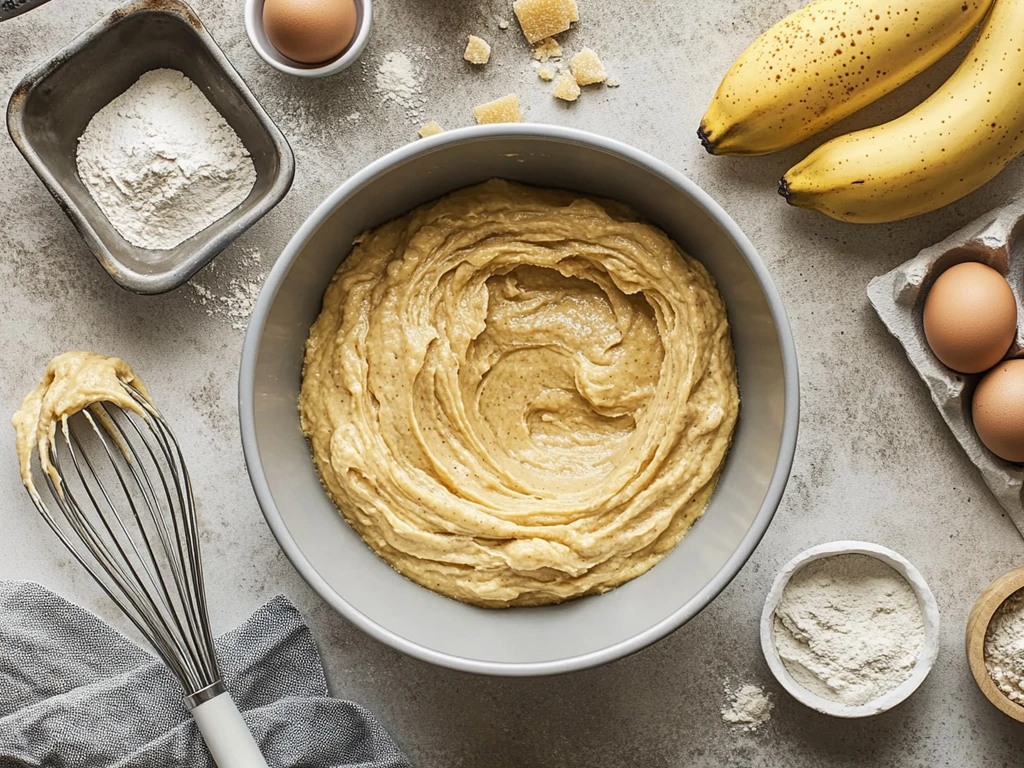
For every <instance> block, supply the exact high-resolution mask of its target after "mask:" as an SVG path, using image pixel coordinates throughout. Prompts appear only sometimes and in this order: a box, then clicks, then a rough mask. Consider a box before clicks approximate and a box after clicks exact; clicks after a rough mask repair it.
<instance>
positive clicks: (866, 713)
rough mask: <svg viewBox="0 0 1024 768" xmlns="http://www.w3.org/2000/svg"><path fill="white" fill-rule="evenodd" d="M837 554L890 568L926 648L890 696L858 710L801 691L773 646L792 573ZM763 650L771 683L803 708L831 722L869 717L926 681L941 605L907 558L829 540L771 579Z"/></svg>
mask: <svg viewBox="0 0 1024 768" xmlns="http://www.w3.org/2000/svg"><path fill="white" fill-rule="evenodd" d="M836 555H868V556H870V557H874V558H877V559H879V560H881V561H882V562H883V563H885V564H887V565H890V566H892V568H893V569H895V571H896V572H897V573H899V574H900V575H901V576H903V578H905V579H906V580H907V582H908V583H909V584H910V586H911V588H912V589H913V590H914V594H916V595H917V601H918V603H919V604H920V606H921V613H922V615H923V616H924V645H923V646H922V647H921V654H920V656H918V658H917V664H916V665H915V666H914V671H913V673H912V674H911V675H910V677H908V678H907V679H906V680H904V681H903V682H902V683H900V684H899V685H898V686H897V687H896V688H893V689H892V690H891V691H889V692H888V693H886V694H883V695H882V696H879V697H878V698H877V699H874V700H872V701H869V702H867V703H865V704H860V705H857V706H851V705H849V704H842V703H840V702H837V701H832V700H831V699H826V698H823V697H822V696H818V695H817V694H816V693H812V692H811V691H809V690H807V689H806V688H804V687H803V686H802V685H800V683H798V682H797V681H796V680H795V679H794V677H793V676H792V675H791V674H790V673H789V670H788V669H786V665H785V664H784V663H783V662H782V658H781V657H780V656H779V651H778V649H777V648H776V647H775V609H776V608H777V607H778V605H779V600H780V599H781V598H782V592H783V590H785V588H786V585H787V584H789V580H790V579H791V578H792V577H793V574H794V573H796V572H797V571H798V570H800V568H802V567H803V566H805V565H807V564H808V563H810V562H812V561H814V560H820V559H822V558H825V557H834V556H836ZM761 649H762V650H763V651H764V657H765V660H766V661H767V662H768V667H769V668H770V669H771V671H772V674H774V675H775V679H776V680H778V681H779V684H780V685H781V686H782V687H783V688H785V689H786V691H788V692H789V694H790V695H791V696H792V697H793V698H794V699H796V700H797V701H799V702H800V703H801V704H804V705H806V706H808V707H810V708H811V709H815V710H817V711H818V712H822V713H823V714H826V715H832V716H833V717H844V718H857V717H870V716H871V715H877V714H879V713H881V712H885V711H887V710H890V709H892V708H893V707H895V706H896V705H897V704H899V703H901V702H902V701H904V700H905V699H907V697H909V696H910V694H912V693H913V692H914V691H916V690H917V688H918V686H920V685H921V683H923V682H924V679H925V678H926V677H927V676H928V673H929V672H930V671H931V669H932V665H933V664H934V663H935V657H936V656H937V655H938V652H939V606H938V603H936V602H935V596H934V595H933V594H932V591H931V590H930V589H929V588H928V585H927V584H926V583H925V580H924V577H923V576H922V575H921V573H920V571H918V570H917V568H915V567H914V566H913V565H911V564H910V561H908V560H907V559H906V558H905V557H903V556H902V555H899V554H897V553H896V552H893V551H892V550H891V549H887V548H886V547H882V546H879V545H878V544H871V543H869V542H866V541H833V542H831V543H830V544H820V545H818V546H816V547H811V548H810V549H808V550H806V551H805V552H801V553H800V554H799V555H797V556H796V557H794V558H793V559H792V560H790V561H789V562H788V563H786V565H785V566H783V568H782V570H781V571H779V575H778V576H776V577H775V583H774V584H772V588H771V590H769V592H768V598H767V599H766V600H765V602H764V611H763V612H762V613H761Z"/></svg>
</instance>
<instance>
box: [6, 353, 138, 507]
mask: <svg viewBox="0 0 1024 768" xmlns="http://www.w3.org/2000/svg"><path fill="white" fill-rule="evenodd" d="M127 385H131V386H132V387H134V388H135V389H137V390H138V391H139V392H140V393H141V394H142V395H143V396H144V397H145V398H146V399H147V400H148V399H149V392H147V390H146V385H145V384H143V383H142V381H141V380H140V379H139V377H138V376H136V375H135V374H134V373H133V372H132V369H131V368H129V367H128V363H126V362H125V361H124V360H121V359H120V358H117V357H107V356H106V355H99V354H96V353H95V352H84V351H79V352H65V353H64V354H63V355H58V356H57V357H55V358H53V360H51V361H50V364H49V365H47V366H46V373H44V374H43V379H42V381H40V382H39V386H38V387H36V388H35V389H34V390H32V391H31V392H30V393H29V394H28V396H27V397H26V398H25V400H24V402H22V404H21V408H20V409H19V410H18V412H17V413H15V414H14V418H13V419H12V420H11V421H12V423H13V424H14V430H15V433H16V440H17V442H16V447H17V451H18V461H19V463H20V465H21V480H22V482H23V483H25V487H26V488H28V490H29V492H30V493H31V494H32V495H33V496H37V495H38V494H37V493H36V488H35V485H34V484H33V482H32V453H33V452H34V451H35V450H36V449H37V448H38V450H39V461H40V464H41V465H42V467H43V471H45V472H47V473H48V474H49V475H50V477H51V478H53V481H54V484H56V485H58V486H59V485H60V482H59V480H58V478H57V474H56V472H55V471H54V470H53V467H52V466H51V465H50V457H49V447H50V446H51V445H52V444H53V439H54V436H55V435H56V431H57V425H58V424H60V423H61V422H62V421H63V420H65V419H68V418H70V417H71V416H74V415H75V414H76V413H78V412H79V411H84V410H85V409H86V408H88V407H89V406H90V405H94V404H96V403H113V404H114V405H119V406H120V407H122V408H124V409H125V410H129V411H132V412H134V413H137V414H139V415H140V416H143V415H144V414H143V413H142V409H141V406H139V404H138V403H137V402H136V401H135V400H134V399H133V398H132V397H131V395H130V394H129V392H128V390H127V389H125V387H126V386H127Z"/></svg>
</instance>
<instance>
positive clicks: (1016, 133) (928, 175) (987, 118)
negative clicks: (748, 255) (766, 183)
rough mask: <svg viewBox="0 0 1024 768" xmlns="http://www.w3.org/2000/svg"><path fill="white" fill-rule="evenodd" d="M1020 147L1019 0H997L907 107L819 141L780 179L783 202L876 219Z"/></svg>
mask: <svg viewBox="0 0 1024 768" xmlns="http://www.w3.org/2000/svg"><path fill="white" fill-rule="evenodd" d="M1021 151H1024V0H996V3H995V5H994V6H993V7H992V12H991V13H990V14H989V17H988V19H987V20H986V21H985V24H984V26H983V27H982V29H981V31H980V32H979V33H978V37H977V40H976V41H975V43H974V46H973V47H972V48H971V50H970V52H969V53H968V54H967V56H966V58H965V59H964V61H963V63H962V64H961V65H960V67H959V69H957V70H956V72H954V73H953V75H952V76H951V77H950V78H949V79H948V80H947V81H946V82H945V83H944V84H943V85H942V87H941V88H939V90H937V91H936V92H935V93H934V94H932V95H931V97H930V98H928V99H927V100H926V101H924V102H923V103H921V104H920V105H919V106H918V107H917V108H916V109H913V110H911V111H910V112H908V113H907V114H905V115H903V116H902V117H899V118H897V119H895V120H893V121H891V122H889V123H885V124H883V125H879V126H876V127H874V128H869V129H867V130H863V131H857V132H856V133H851V134H848V135H846V136H840V137H839V138H837V139H833V140H832V141H829V142H827V143H826V144H823V145H822V146H821V147H819V148H818V149H816V150H815V151H814V152H812V153H811V154H810V155H809V156H808V157H807V158H806V159H805V160H804V161H803V162H801V163H800V164H798V165H797V166H795V167H794V168H792V169H791V170H790V171H789V172H788V173H787V174H786V175H785V176H784V177H783V179H782V181H781V182H779V194H781V195H782V196H783V197H785V198H786V199H787V200H788V201H789V202H790V203H791V204H792V205H796V206H799V207H801V208H812V209H814V210H817V211H821V212H822V213H824V214H826V215H828V216H831V217H832V218H834V219H839V220H841V221H849V222H855V223H864V224H871V223H884V222H890V221H899V220H901V219H907V218H910V217H911V216H918V215H920V214H923V213H928V212H930V211H934V210H937V209H939V208H942V207H943V206H945V205H949V204H950V203H952V202H955V201H956V200H959V199H960V198H962V197H964V196H965V195H967V194H969V193H971V192H973V191H974V190H976V189H977V188H978V187H980V186H982V185H983V184H985V183H986V182H987V181H989V180H990V179H992V178H994V177H995V176H996V175H997V174H998V173H999V172H1000V171H1002V170H1003V168H1004V167H1006V165H1007V164H1008V163H1009V162H1010V161H1011V160H1013V159H1014V158H1015V157H1016V156H1017V155H1019V154H1020V153H1021Z"/></svg>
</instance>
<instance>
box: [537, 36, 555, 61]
mask: <svg viewBox="0 0 1024 768" xmlns="http://www.w3.org/2000/svg"><path fill="white" fill-rule="evenodd" d="M561 56H562V46H560V45H559V44H558V41H557V40H555V38H553V37H547V38H544V39H543V40H541V41H540V42H539V43H537V45H536V46H534V49H533V58H535V59H536V60H537V61H547V60H548V59H558V58H561Z"/></svg>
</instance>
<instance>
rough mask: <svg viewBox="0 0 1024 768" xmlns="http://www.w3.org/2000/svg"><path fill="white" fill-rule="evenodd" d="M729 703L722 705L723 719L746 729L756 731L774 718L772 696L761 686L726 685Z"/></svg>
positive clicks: (747, 684)
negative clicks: (733, 686)
mask: <svg viewBox="0 0 1024 768" xmlns="http://www.w3.org/2000/svg"><path fill="white" fill-rule="evenodd" d="M725 695H726V696H727V697H728V705H727V706H725V707H722V720H723V721H724V722H726V723H728V724H729V725H736V726H739V727H740V728H741V729H743V730H745V731H756V730H758V729H759V728H760V727H761V726H762V725H764V724H765V723H767V722H768V721H769V720H771V719H772V709H773V708H774V706H775V705H774V704H773V703H772V699H771V696H770V695H769V694H767V693H765V692H764V691H763V690H762V689H761V688H760V687H759V686H756V685H754V684H753V683H746V684H744V685H741V686H739V687H738V688H734V689H733V688H730V687H729V685H728V684H727V685H726V686H725Z"/></svg>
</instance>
